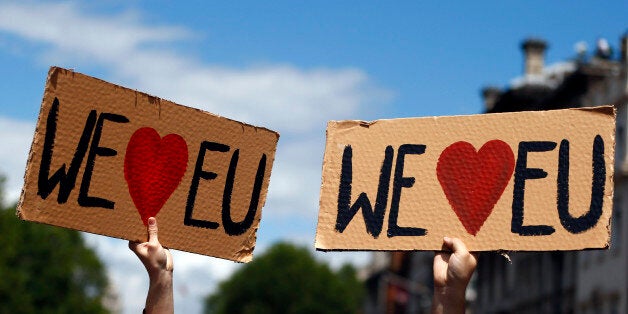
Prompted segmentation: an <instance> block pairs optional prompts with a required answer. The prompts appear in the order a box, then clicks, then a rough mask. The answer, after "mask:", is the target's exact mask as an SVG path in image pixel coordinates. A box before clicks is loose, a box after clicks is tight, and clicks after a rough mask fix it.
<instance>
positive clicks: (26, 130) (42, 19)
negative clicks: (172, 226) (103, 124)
mask: <svg viewBox="0 0 628 314" xmlns="http://www.w3.org/2000/svg"><path fill="white" fill-rule="evenodd" d="M2 34H5V35H11V36H13V37H14V38H17V39H18V40H20V41H22V43H23V44H24V45H33V44H34V46H35V47H40V48H41V49H35V54H36V55H37V57H38V58H39V60H38V62H46V63H49V64H58V65H63V66H67V67H74V68H76V70H78V71H81V69H80V68H81V67H85V68H89V69H95V68H96V69H104V73H105V74H104V76H105V77H102V78H104V79H107V80H110V81H114V82H118V83H121V84H123V85H126V86H128V87H131V88H135V89H138V90H142V91H146V92H148V93H151V94H154V95H158V96H160V97H162V98H166V99H170V100H173V101H176V102H178V103H181V104H185V105H189V106H193V107H197V108H201V109H205V110H207V111H210V112H213V113H216V114H219V115H223V116H226V117H229V118H233V119H236V120H240V121H245V122H248V123H252V124H255V125H260V126H265V127H269V128H271V129H274V130H277V131H279V132H280V133H281V135H282V136H281V138H280V144H279V147H278V150H277V155H276V162H275V165H274V169H273V175H272V180H271V185H270V190H269V194H268V200H267V203H266V207H265V211H264V213H263V220H264V221H273V220H274V221H284V220H285V218H286V217H290V219H292V221H293V222H294V223H295V225H298V226H306V227H308V228H311V230H310V229H308V230H303V231H299V232H301V233H300V235H296V236H295V235H294V234H290V235H288V234H281V231H280V230H268V231H265V232H264V234H269V235H270V234H272V238H282V237H287V236H290V237H293V238H299V239H303V240H302V241H299V242H305V243H308V245H309V246H311V245H312V243H313V237H312V235H313V234H314V230H313V228H315V226H316V213H317V209H318V193H319V187H320V171H321V162H322V153H323V149H324V134H325V126H326V121H327V120H331V119H334V120H338V119H346V118H353V119H357V118H364V119H367V118H369V117H370V115H369V114H367V112H373V111H376V108H373V106H372V105H381V104H385V103H387V102H388V101H389V100H390V98H391V97H392V94H391V92H389V91H387V90H385V89H383V88H381V87H378V86H376V85H375V84H374V83H372V82H371V80H370V78H369V76H368V75H367V74H366V73H365V72H364V71H362V70H360V69H356V68H342V69H333V68H312V69H302V68H299V67H297V66H295V65H290V64H263V65H259V64H258V65H251V66H248V67H243V68H230V67H226V66H221V65H216V64H209V63H207V62H205V61H203V60H199V59H196V58H195V57H193V56H191V54H190V55H185V54H182V53H181V52H180V51H177V46H176V44H177V43H178V42H179V41H183V40H188V39H189V38H191V37H193V36H195V34H194V33H193V32H192V31H189V30H187V29H185V28H182V27H177V26H160V25H151V24H150V23H147V22H146V21H143V20H142V17H141V15H140V14H138V13H137V12H130V11H128V12H122V13H119V14H108V15H103V14H95V13H92V12H89V11H88V9H87V8H84V7H81V6H79V5H78V4H76V3H74V2H64V3H55V4H51V3H37V4H35V3H30V2H28V3H26V4H23V3H0V36H2ZM15 44H16V43H12V45H15ZM17 44H19V42H18V43H17ZM0 49H3V46H0ZM14 50H15V49H14ZM16 51H19V49H17V50H16ZM81 72H84V71H81ZM87 74H89V73H87ZM33 130H34V122H20V121H13V120H10V119H7V118H0V141H1V143H2V146H3V150H2V151H0V165H7V166H6V167H7V169H4V168H0V171H2V172H4V173H6V174H7V175H8V178H9V182H8V192H9V195H8V196H9V197H10V198H11V199H16V197H17V195H18V194H16V192H17V193H19V190H20V188H21V184H22V182H21V180H22V179H21V178H22V175H23V169H24V165H25V163H26V157H27V152H28V148H29V145H30V142H31V140H32V134H33ZM264 221H262V224H264ZM270 225H272V223H271V224H270ZM87 238H88V241H89V243H90V245H93V246H94V247H95V248H96V250H97V251H98V252H99V255H100V256H101V257H102V259H103V261H105V263H106V264H107V266H108V269H109V274H110V277H111V278H112V280H113V281H114V283H115V285H116V288H117V289H119V294H120V297H121V299H122V301H123V309H124V313H136V312H138V311H139V310H140V309H141V307H142V306H143V303H144V299H145V296H146V290H147V287H148V282H147V276H146V275H145V272H144V270H143V268H142V266H141V264H140V262H139V260H137V258H136V257H135V256H134V255H133V254H132V253H131V252H130V251H129V250H128V248H126V242H124V241H120V240H113V239H108V238H105V237H100V236H88V237H87ZM264 241H265V240H264V239H262V238H261V237H260V238H258V249H257V250H256V251H255V254H256V255H257V254H260V247H262V248H263V247H267V246H268V243H265V242H264ZM365 256H366V255H363V254H362V255H360V254H358V255H338V254H335V253H334V254H326V255H323V258H325V259H327V260H331V261H332V262H333V263H334V264H336V265H337V264H339V263H340V261H341V260H342V261H343V262H344V261H347V260H352V261H354V262H355V261H356V260H357V261H358V263H364V260H365ZM174 258H175V267H176V268H175V269H176V270H175V273H176V275H175V299H176V312H181V313H195V312H199V311H200V310H201V307H202V304H201V301H202V297H204V296H205V295H206V294H207V293H209V292H210V291H211V290H212V289H213V288H214V287H215V285H216V283H217V281H218V280H220V279H222V278H225V277H226V276H228V275H229V274H230V273H231V272H232V271H233V269H234V268H235V267H237V265H235V264H233V263H231V262H228V261H222V260H218V259H214V258H209V257H204V256H199V255H194V254H189V253H180V252H175V255H174Z"/></svg>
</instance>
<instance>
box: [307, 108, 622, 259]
mask: <svg viewBox="0 0 628 314" xmlns="http://www.w3.org/2000/svg"><path fill="white" fill-rule="evenodd" d="M614 150H615V111H614V108H612V107H596V108H586V109H585V108H582V109H567V110H555V111H542V112H521V113H502V114H483V115H473V116H453V117H431V118H410V119H395V120H379V121H374V122H370V123H367V122H361V121H332V122H329V124H328V126H327V144H326V149H325V157H324V163H323V178H322V186H321V195H320V212H319V217H318V228H317V233H316V248H317V249H319V250H440V249H441V248H442V244H443V237H444V236H449V237H458V238H461V239H462V240H463V241H464V242H465V243H466V244H467V246H468V247H469V249H470V250H474V251H490V250H522V251H537V250H538V251H543V250H578V249H584V248H607V247H608V245H609V234H610V218H611V210H612V206H613V205H612V200H613V167H614Z"/></svg>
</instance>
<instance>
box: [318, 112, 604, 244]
mask: <svg viewBox="0 0 628 314" xmlns="http://www.w3.org/2000/svg"><path fill="white" fill-rule="evenodd" d="M559 112H563V114H565V115H572V114H575V113H579V114H582V113H583V114H585V115H587V118H582V120H583V121H579V122H583V124H584V125H585V126H586V127H588V128H593V129H595V125H594V123H593V122H591V121H590V120H591V119H589V117H591V118H592V119H594V118H593V117H596V116H597V115H598V114H599V117H601V120H605V121H603V122H604V123H603V124H604V127H603V128H601V129H602V131H603V132H602V131H600V134H602V135H603V136H602V137H603V140H604V147H605V153H604V154H603V157H604V163H605V168H606V176H605V190H604V193H603V195H602V198H603V199H604V202H603V203H604V208H603V213H602V215H601V216H600V218H599V222H598V224H597V225H596V226H598V227H595V229H596V230H598V231H596V232H598V233H597V234H598V236H597V237H598V240H597V241H596V242H595V243H596V244H594V245H593V246H594V247H592V248H604V249H605V248H608V247H609V244H610V228H611V225H610V220H611V214H612V195H613V189H614V183H613V174H614V146H615V119H616V110H615V108H614V107H612V106H602V107H586V108H572V109H564V110H553V111H535V112H523V113H496V114H478V115H468V116H451V117H426V118H400V119H382V120H375V121H360V120H344V121H330V122H329V123H328V127H327V131H326V132H327V142H326V148H325V156H324V162H323V179H322V183H321V198H320V211H319V221H318V227H317V233H316V241H315V247H316V249H317V250H319V251H390V250H392V251H416V250H440V246H441V245H442V236H450V237H452V236H456V234H455V233H452V232H449V233H440V231H439V234H438V236H436V237H433V239H432V240H430V241H429V243H424V242H420V241H419V240H417V239H414V240H413V241H411V240H408V241H406V243H404V244H403V245H397V244H396V242H395V244H393V243H391V242H394V241H386V239H385V240H384V241H381V239H382V238H386V234H385V232H382V233H383V234H380V235H379V236H378V237H376V238H375V239H372V235H369V234H368V232H364V228H365V226H364V223H365V221H364V220H363V219H364V218H363V216H362V213H361V211H362V209H361V208H358V210H357V213H356V214H355V216H354V218H353V221H351V222H350V223H349V224H348V225H347V226H344V225H343V227H345V228H346V230H350V229H351V228H352V227H351V224H353V225H355V226H353V229H351V232H354V233H359V234H361V236H353V234H352V233H351V232H349V234H350V236H340V235H339V234H342V233H341V232H338V230H335V231H334V229H335V228H334V226H335V225H336V224H337V222H336V218H337V217H336V214H337V213H338V209H337V208H336V206H337V200H338V198H339V195H338V181H339V180H341V179H340V177H341V175H340V172H339V169H340V166H339V164H340V163H341V159H342V158H341V157H340V156H342V155H343V153H342V152H341V151H342V149H343V148H344V147H346V146H347V145H351V146H355V147H360V145H361V144H355V141H356V140H355V139H356V138H357V137H360V139H361V141H362V142H363V141H366V139H369V138H370V139H373V138H375V140H374V141H384V140H383V139H386V136H389V135H390V134H388V133H386V132H389V133H391V131H390V130H391V129H393V128H396V125H397V124H398V123H401V124H404V126H403V132H401V133H402V134H403V135H404V136H405V138H403V139H398V137H403V136H399V135H397V136H393V137H391V138H392V139H393V140H392V141H391V142H390V143H388V144H390V146H392V147H399V146H400V145H401V144H402V142H403V143H405V142H409V143H410V142H412V143H422V144H426V145H427V147H428V149H426V153H425V154H428V153H427V151H428V150H429V148H430V147H431V148H432V151H437V152H438V151H439V150H440V151H442V150H443V148H444V147H445V146H447V145H449V144H450V143H453V142H455V141H457V140H464V141H469V142H471V143H473V144H474V148H475V149H476V151H477V150H479V149H480V146H481V145H482V143H485V142H486V141H487V140H488V139H489V138H491V136H483V135H482V134H479V136H478V132H477V128H475V129H474V128H471V127H469V128H464V125H462V126H463V127H462V128H461V129H463V130H462V131H459V130H458V131H456V128H455V126H450V127H448V128H447V130H446V131H447V132H438V131H437V132H434V131H433V130H431V132H430V130H425V129H421V132H419V133H420V136H414V137H415V138H419V140H415V141H414V142H413V141H412V140H407V138H412V136H411V135H408V134H415V133H413V132H409V131H408V129H410V127H408V126H407V124H411V123H413V121H417V122H416V123H417V124H418V123H424V124H430V125H432V126H433V125H442V124H443V122H446V121H454V120H456V123H453V122H452V124H458V125H459V124H460V120H464V121H465V122H466V121H468V119H480V120H482V121H484V120H490V121H491V123H496V122H495V121H498V120H502V119H509V121H510V122H512V121H513V120H514V121H518V120H519V122H520V120H521V119H517V118H515V119H513V118H512V117H520V116H523V115H526V116H527V115H530V116H534V117H545V118H542V119H546V120H547V116H554V115H556V114H557V113H559ZM591 114H593V116H591ZM599 117H597V118H598V119H599ZM452 119H453V120H452ZM526 119H529V118H526ZM557 119H558V120H560V119H561V118H557ZM418 120H420V122H418ZM570 121H571V120H570ZM560 124H562V125H564V124H565V123H564V121H560ZM393 125H394V126H393ZM505 125H509V126H510V127H508V128H506V130H505V131H503V132H497V134H496V135H495V136H494V137H495V138H500V137H501V136H502V134H501V133H505V134H506V135H507V136H506V137H509V141H506V142H509V143H510V142H516V141H517V139H516V135H515V136H512V135H513V134H510V133H516V132H517V130H513V129H512V125H518V124H517V123H512V124H507V123H505ZM574 125H576V127H578V126H579V125H578V124H575V123H574ZM592 125H593V126H592ZM474 126H477V123H476V125H474ZM544 126H545V125H544ZM375 129H376V130H377V131H372V130H375ZM468 129H471V131H470V132H466V131H467V130H468ZM527 129H532V130H531V133H530V132H521V130H518V133H524V134H526V135H527V134H528V133H529V134H534V132H537V134H538V131H539V130H538V129H539V128H537V130H535V129H534V128H530V127H528V128H527ZM540 129H542V128H540ZM571 129H574V127H563V128H556V127H555V128H553V129H552V130H554V132H558V133H560V132H562V134H571V133H574V132H575V133H576V134H577V133H578V132H579V130H577V131H578V132H576V131H574V130H571ZM578 129H579V128H578ZM378 132H379V133H378ZM435 133H436V135H437V137H438V136H440V135H442V133H447V134H450V137H451V138H450V139H445V142H447V143H446V144H443V145H436V146H438V147H437V148H434V145H433V144H432V141H431V136H432V135H434V134H435ZM480 133H481V132H480ZM382 134H383V135H382ZM426 134H427V135H428V136H425V135H426ZM439 134H440V135H439ZM452 134H453V135H452ZM460 134H463V135H462V136H461V135H460ZM556 134H557V133H556ZM556 134H554V135H556ZM456 135H457V136H458V138H454V137H455V136H456ZM526 135H523V136H522V137H525V136H526ZM558 135H560V134H558ZM476 138H480V139H476ZM482 138H483V139H482ZM513 138H514V140H513ZM552 138H556V136H553V137H552ZM439 139H441V138H440V137H439ZM404 141H405V142H404ZM362 142H359V143H362ZM558 142H559V143H560V140H558ZM378 144H379V142H378ZM571 145H572V150H574V143H571ZM383 146H385V145H384V144H382V145H372V146H371V147H370V148H369V150H364V149H362V153H361V154H366V153H364V152H368V153H371V152H372V151H378V150H381V151H383ZM511 146H515V147H513V148H512V150H513V151H514V152H517V148H516V145H512V144H511ZM378 147H382V148H378ZM355 150H357V148H356V149H355ZM355 150H354V153H353V155H352V156H353V158H355V157H356V155H358V153H357V152H355ZM553 150H554V153H556V151H558V150H559V148H558V145H557V146H556V148H555V149H553ZM589 150H590V148H589ZM380 154H381V153H380ZM535 154H537V153H531V154H530V156H531V157H532V156H534V158H536V155H535ZM394 155H395V157H397V152H395V154H394ZM588 155H589V158H590V156H591V152H589V153H588ZM413 157H414V156H413ZM417 158H423V156H419V157H417ZM430 158H431V159H430V161H431V162H432V163H431V165H432V166H434V165H435V164H436V161H437V159H438V156H435V157H434V156H432V157H430ZM572 158H573V157H572ZM365 159H368V158H366V157H365V158H363V159H361V160H360V161H359V162H362V163H364V164H371V165H377V166H372V168H378V169H379V166H380V165H381V163H382V160H383V159H384V158H383V156H382V155H379V157H377V158H372V160H366V161H365ZM584 159H586V158H584ZM359 162H355V160H354V165H353V167H354V169H355V168H356V165H355V163H359ZM331 163H333V164H334V165H333V170H329V169H328V168H330V167H332V166H330V164H331ZM393 163H394V161H393ZM571 163H574V162H573V161H572V162H571ZM588 163H589V167H591V166H590V164H591V159H589V162H588ZM358 167H360V166H358ZM394 168H395V167H394V165H393V167H392V169H394ZM585 168H586V167H585ZM378 169H376V170H378ZM376 170H373V169H371V170H370V172H369V175H368V176H367V178H364V174H360V173H359V171H355V170H354V172H353V175H354V176H355V177H358V176H362V178H361V180H362V181H368V182H371V184H370V186H369V185H368V184H364V186H363V188H358V189H354V190H355V192H353V191H352V192H351V199H350V203H349V204H350V205H355V202H356V199H357V198H358V194H359V193H361V192H364V193H366V195H367V196H368V199H369V201H370V202H371V205H372V204H374V203H375V198H376V195H377V194H378V193H376V192H377V189H376V187H377V181H378V175H379V173H378V172H377V171H376ZM545 170H547V169H545ZM572 170H573V168H572ZM391 171H392V170H391ZM426 171H427V170H425V169H421V170H420V171H419V172H420V173H421V174H425V172H426ZM590 171H591V169H589V174H588V181H589V185H590V184H591V173H590ZM427 172H429V171H427ZM548 172H550V171H548ZM585 172H586V171H585ZM404 174H405V172H404ZM579 175H580V176H584V177H586V173H585V174H584V175H583V174H579ZM393 176H394V175H393V174H391V183H390V186H391V187H390V190H389V191H388V193H389V196H390V194H391V190H392V189H393V188H392V185H393V184H392V177H393ZM550 176H552V175H550ZM355 177H354V178H355ZM513 177H514V174H513ZM553 177H555V175H554V176H553ZM328 178H330V179H328ZM415 179H416V180H419V179H417V178H415ZM430 181H431V184H432V185H436V187H438V181H437V180H434V178H431V180H430ZM512 181H514V178H511V179H510V181H509V183H508V186H507V188H506V191H504V192H503V193H504V194H508V193H511V194H512V189H513V187H512V185H513V182H512ZM528 182H532V181H528ZM330 183H331V185H333V187H332V188H329V185H330ZM353 183H355V181H354V182H353ZM404 188H405V187H404ZM435 189H436V188H435ZM440 189H441V188H440V187H438V189H436V190H437V191H438V190H440ZM555 189H556V187H554V190H555ZM404 191H405V189H404ZM408 191H410V188H408ZM404 193H405V194H404V197H405V196H406V195H407V194H408V193H410V192H404ZM439 193H441V196H442V193H443V192H442V190H441V191H440V192H439ZM589 193H590V190H589ZM414 194H416V193H414ZM570 194H573V193H570ZM582 194H586V193H582ZM502 196H503V195H502ZM412 197H413V198H412V200H416V199H417V198H416V196H412ZM528 197H530V196H528ZM582 197H583V198H586V195H583V196H582ZM589 197H590V195H589ZM442 198H444V196H442ZM431 199H434V197H432V198H431ZM526 201H528V199H527V198H526ZM389 202H390V198H389V199H388V200H387V204H388V203H389ZM405 202H406V204H407V203H408V202H411V201H407V200H406V201H405ZM554 202H555V200H554ZM439 203H440V207H439V208H438V210H442V208H441V207H445V205H447V207H449V209H448V210H449V211H450V212H451V210H452V209H451V207H450V206H451V205H450V204H447V200H445V203H444V204H445V205H443V202H442V200H441V201H439ZM501 203H504V202H503V201H501ZM505 203H506V204H500V201H499V200H498V204H496V205H495V206H497V207H499V208H507V207H509V204H508V202H505ZM402 205H403V203H402V204H401V206H402ZM554 206H555V205H554ZM428 207H429V205H428ZM497 207H496V208H497ZM587 207H588V204H587ZM401 210H402V209H399V211H400V212H401ZM389 211H390V206H387V207H386V212H385V215H386V216H385V218H384V222H387V221H389V220H388V219H389V217H388V216H389ZM406 211H407V210H406ZM502 211H503V209H502ZM399 215H401V214H399ZM504 215H507V213H506V214H504ZM406 216H407V215H406ZM451 216H452V215H451V213H450V215H449V217H451ZM575 216H577V215H575ZM399 219H400V220H401V216H400V218H399ZM448 219H450V220H452V218H448ZM457 219H458V218H457V217H456V215H453V220H454V221H455V220H457ZM487 219H491V218H490V217H489V218H487ZM408 221H412V220H407V217H406V220H405V222H404V223H405V225H404V226H408V225H412V224H411V223H407V222H408ZM414 221H417V220H414ZM506 222H508V221H506ZM552 222H556V220H554V219H553V220H552ZM524 224H525V223H524ZM399 225H402V224H401V223H400V222H399ZM506 225H507V227H510V222H508V224H506ZM600 225H601V226H603V227H602V228H599V226H600ZM555 227H556V226H555ZM560 227H561V225H560V223H559V224H558V227H556V229H558V228H560ZM482 228H484V227H482ZM382 229H384V230H385V229H386V226H385V225H384V226H383V228H382ZM508 229H510V228H508ZM360 230H362V231H360ZM428 230H431V229H429V228H428ZM463 230H464V229H463ZM343 232H345V233H346V232H347V231H343ZM480 232H482V231H480ZM428 234H429V231H428ZM561 237H564V235H561ZM561 237H556V241H557V242H559V240H560V238H561ZM460 238H462V239H463V241H465V243H467V245H468V246H470V249H471V250H473V251H553V250H581V249H589V248H588V247H582V246H580V247H578V246H570V247H557V248H550V247H542V246H541V247H539V246H535V245H533V244H530V243H525V245H522V246H520V247H512V245H503V244H502V245H498V246H494V247H486V246H484V247H475V246H476V245H475V243H474V242H475V241H474V238H475V237H474V236H472V237H468V234H467V236H464V234H463V236H460ZM537 239H540V238H537ZM484 240H487V239H484ZM511 240H512V239H506V240H503V241H502V242H501V243H504V241H506V242H509V241H511ZM330 241H331V242H330ZM378 241H380V242H384V244H382V243H379V244H378ZM540 241H542V240H539V242H540ZM408 242H413V243H414V244H412V243H408ZM528 242H529V241H528ZM578 242H580V240H578ZM421 243H423V244H421ZM469 243H472V245H469Z"/></svg>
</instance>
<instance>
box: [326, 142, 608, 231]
mask: <svg viewBox="0 0 628 314" xmlns="http://www.w3.org/2000/svg"><path fill="white" fill-rule="evenodd" d="M569 145H570V143H569V140H567V139H564V140H562V141H561V142H560V145H558V143H556V142H551V141H522V142H520V143H519V145H518V152H517V158H516V165H515V169H514V187H513V194H512V218H511V232H512V233H514V234H517V235H520V236H544V235H551V234H553V233H554V232H555V231H556V229H555V228H557V227H560V226H550V225H525V224H524V213H525V202H524V201H525V198H526V193H525V192H526V189H525V186H526V182H528V181H530V180H541V179H544V178H546V177H547V172H546V171H545V170H544V169H541V168H531V167H529V166H528V155H529V154H543V153H547V152H550V151H552V150H555V149H556V147H557V146H559V148H558V168H557V170H556V171H557V180H556V183H555V184H556V185H555V186H556V203H555V204H554V206H555V207H554V209H553V210H554V212H555V213H557V215H558V217H559V219H560V223H561V226H562V228H564V229H565V230H567V231H568V232H569V233H572V234H578V233H582V232H586V231H587V230H589V229H591V228H593V227H594V226H595V225H596V224H597V223H598V221H599V220H600V217H601V215H602V208H603V202H604V190H605V183H606V164H605V161H604V140H603V138H602V137H601V136H600V135H597V136H595V138H594V141H593V148H592V163H591V164H590V165H591V172H592V181H591V203H590V207H589V210H588V212H586V213H585V214H583V215H581V216H579V217H574V216H572V214H571V213H570V208H569V168H570V162H569ZM427 149H429V148H428V147H426V145H423V144H403V145H400V146H399V148H398V150H397V158H396V162H395V163H394V166H395V169H394V177H393V179H392V184H393V188H392V197H391V201H390V213H389V215H388V232H387V236H388V237H397V236H424V235H426V234H427V232H428V230H426V229H424V228H421V227H420V222H415V223H414V224H415V225H417V226H413V227H400V226H399V225H398V215H399V211H400V210H402V209H400V206H399V200H400V195H401V191H402V189H403V188H406V189H411V188H412V187H413V185H414V183H415V180H417V179H418V180H420V178H414V177H404V176H403V171H404V167H405V168H407V167H412V165H408V164H406V163H405V156H407V155H408V154H414V155H421V154H424V153H425V152H426V150H427ZM394 153H395V149H394V148H393V147H392V146H390V145H389V146H386V148H385V150H384V159H383V161H382V163H381V168H380V175H379V181H378V182H379V183H378V186H377V195H376V198H375V205H374V206H372V203H371V201H370V200H369V197H368V195H367V194H366V193H365V192H360V191H353V188H352V182H353V180H354V177H355V176H356V175H359V174H356V173H355V171H354V170H353V156H354V150H353V148H352V147H351V145H346V146H345V148H344V151H343V155H342V166H341V174H340V185H339V190H338V213H337V216H336V225H335V230H336V232H339V233H343V232H344V231H345V229H346V228H347V226H348V225H349V224H350V223H351V221H352V220H353V218H354V217H355V215H356V214H357V212H358V211H359V210H360V209H361V212H362V217H363V219H364V222H365V226H366V233H368V234H369V235H371V236H372V237H373V238H378V237H379V235H380V233H381V231H382V226H383V221H384V217H385V213H386V208H387V206H388V204H389V203H388V191H389V187H390V183H391V176H392V173H393V158H394ZM578 166H580V167H585V166H588V165H578ZM510 173H512V172H510ZM476 188H477V187H476ZM502 191H503V190H501V191H499V193H502ZM354 195H357V198H355V201H354V202H353V204H351V201H352V199H353V196H354ZM502 197H503V195H502ZM528 197H530V195H528ZM548 206H550V208H551V206H552V205H551V204H548ZM412 208H413V210H422V208H421V205H420V204H413V205H412ZM426 210H427V209H426ZM461 219H462V218H461Z"/></svg>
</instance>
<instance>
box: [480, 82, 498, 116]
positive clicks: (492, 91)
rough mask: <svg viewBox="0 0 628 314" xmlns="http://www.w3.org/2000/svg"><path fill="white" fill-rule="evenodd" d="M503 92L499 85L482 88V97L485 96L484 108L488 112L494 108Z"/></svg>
mask: <svg viewBox="0 0 628 314" xmlns="http://www.w3.org/2000/svg"><path fill="white" fill-rule="evenodd" d="M501 93H502V92H501V90H500V89H499V88H498V87H494V86H487V87H484V88H482V98H484V110H486V112H490V111H491V110H493V108H494V107H495V103H496V102H497V99H498V98H499V96H500V95H501Z"/></svg>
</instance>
